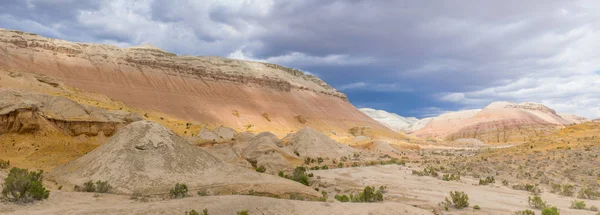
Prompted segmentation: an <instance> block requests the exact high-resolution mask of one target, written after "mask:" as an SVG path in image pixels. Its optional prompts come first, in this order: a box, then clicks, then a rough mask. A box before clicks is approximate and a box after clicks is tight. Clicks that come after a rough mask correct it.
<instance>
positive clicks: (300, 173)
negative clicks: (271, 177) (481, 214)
mask: <svg viewBox="0 0 600 215" xmlns="http://www.w3.org/2000/svg"><path fill="white" fill-rule="evenodd" d="M290 179H292V180H294V181H297V182H300V183H301V184H304V185H306V186H308V175H306V168H304V167H301V166H299V167H296V169H294V173H293V174H292V176H291V178H290Z"/></svg>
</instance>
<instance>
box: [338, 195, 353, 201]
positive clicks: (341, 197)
mask: <svg viewBox="0 0 600 215" xmlns="http://www.w3.org/2000/svg"><path fill="white" fill-rule="evenodd" d="M335 199H337V200H338V201H340V202H349V201H350V198H348V196H347V195H346V194H343V195H335Z"/></svg>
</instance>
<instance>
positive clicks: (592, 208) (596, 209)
mask: <svg viewBox="0 0 600 215" xmlns="http://www.w3.org/2000/svg"><path fill="white" fill-rule="evenodd" d="M590 211H598V207H596V206H591V207H590Z"/></svg>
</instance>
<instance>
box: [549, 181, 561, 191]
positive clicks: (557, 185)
mask: <svg viewBox="0 0 600 215" xmlns="http://www.w3.org/2000/svg"><path fill="white" fill-rule="evenodd" d="M551 187H552V188H551V190H550V192H551V193H557V194H558V193H560V192H561V191H562V186H561V185H560V184H555V183H552V185H551Z"/></svg>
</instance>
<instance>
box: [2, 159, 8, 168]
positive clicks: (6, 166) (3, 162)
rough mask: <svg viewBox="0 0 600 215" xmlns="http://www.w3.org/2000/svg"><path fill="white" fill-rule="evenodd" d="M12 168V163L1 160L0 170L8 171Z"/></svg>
mask: <svg viewBox="0 0 600 215" xmlns="http://www.w3.org/2000/svg"><path fill="white" fill-rule="evenodd" d="M8 167H10V161H5V160H2V159H0V169H8Z"/></svg>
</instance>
